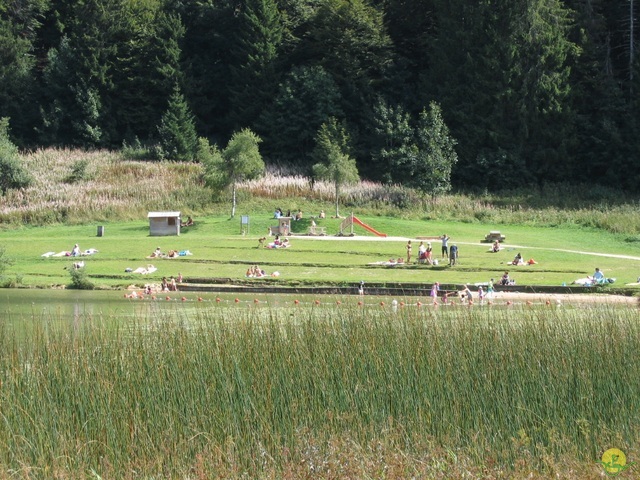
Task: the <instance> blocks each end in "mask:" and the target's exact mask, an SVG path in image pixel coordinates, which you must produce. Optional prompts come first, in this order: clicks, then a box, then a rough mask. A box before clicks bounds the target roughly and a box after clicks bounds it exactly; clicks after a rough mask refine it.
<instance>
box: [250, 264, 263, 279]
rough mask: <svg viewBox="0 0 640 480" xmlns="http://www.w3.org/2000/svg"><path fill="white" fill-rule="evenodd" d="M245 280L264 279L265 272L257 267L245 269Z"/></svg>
mask: <svg viewBox="0 0 640 480" xmlns="http://www.w3.org/2000/svg"><path fill="white" fill-rule="evenodd" d="M245 276H246V277H247V278H260V277H266V276H267V272H265V271H264V270H262V269H261V268H260V267H259V266H258V265H252V266H251V267H249V268H248V269H247V273H246V274H245Z"/></svg>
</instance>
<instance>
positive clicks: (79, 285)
mask: <svg viewBox="0 0 640 480" xmlns="http://www.w3.org/2000/svg"><path fill="white" fill-rule="evenodd" d="M69 274H70V275H71V285H69V288H74V289H76V290H93V289H94V288H95V285H94V284H93V283H92V282H91V280H89V278H88V277H87V272H86V271H85V269H84V267H83V268H76V267H75V265H72V266H71V267H70V268H69Z"/></svg>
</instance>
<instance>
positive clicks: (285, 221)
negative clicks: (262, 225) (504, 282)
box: [269, 217, 291, 235]
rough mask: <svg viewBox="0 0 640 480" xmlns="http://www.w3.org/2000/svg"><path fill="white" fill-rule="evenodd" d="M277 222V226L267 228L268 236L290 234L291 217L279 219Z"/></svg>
mask: <svg viewBox="0 0 640 480" xmlns="http://www.w3.org/2000/svg"><path fill="white" fill-rule="evenodd" d="M277 220H278V225H274V226H271V227H269V235H289V234H291V217H280V218H278V219H277Z"/></svg>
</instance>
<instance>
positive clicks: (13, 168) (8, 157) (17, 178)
mask: <svg viewBox="0 0 640 480" xmlns="http://www.w3.org/2000/svg"><path fill="white" fill-rule="evenodd" d="M32 181H33V179H32V178H31V175H29V173H28V172H27V171H26V169H25V168H24V167H23V166H22V163H20V157H19V155H18V147H16V146H15V145H14V144H13V143H12V142H11V140H10V139H9V119H8V118H1V119H0V193H2V194H3V195H4V194H5V192H6V191H7V190H9V189H14V188H26V187H28V186H29V185H31V183H32Z"/></svg>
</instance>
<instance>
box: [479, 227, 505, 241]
mask: <svg viewBox="0 0 640 480" xmlns="http://www.w3.org/2000/svg"><path fill="white" fill-rule="evenodd" d="M506 238H507V237H505V236H504V235H502V234H501V233H500V232H498V231H495V230H494V231H491V232H489V235H485V237H484V241H485V242H489V243H493V242H495V241H496V240H497V241H498V242H504V241H505V240H506Z"/></svg>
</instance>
